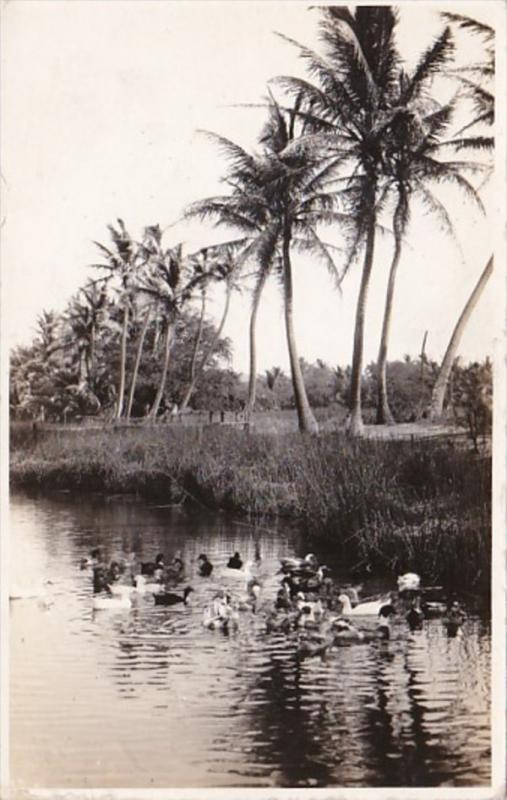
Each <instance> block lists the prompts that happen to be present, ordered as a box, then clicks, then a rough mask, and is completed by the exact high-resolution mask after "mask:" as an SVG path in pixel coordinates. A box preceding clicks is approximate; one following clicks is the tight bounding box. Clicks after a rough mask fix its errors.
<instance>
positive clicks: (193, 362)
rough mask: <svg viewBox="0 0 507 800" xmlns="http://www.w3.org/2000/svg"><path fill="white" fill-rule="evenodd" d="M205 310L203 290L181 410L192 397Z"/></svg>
mask: <svg viewBox="0 0 507 800" xmlns="http://www.w3.org/2000/svg"><path fill="white" fill-rule="evenodd" d="M205 310H206V293H205V291H203V294H202V298H201V315H200V318H199V327H198V329H197V336H196V338H195V342H194V349H193V352H192V360H191V362H190V380H189V382H188V386H187V390H186V392H185V395H184V397H183V400H182V401H181V405H180V411H183V410H184V409H185V408H186V407H187V406H188V404H189V402H190V398H191V397H192V393H193V391H194V388H195V384H196V381H197V374H196V366H197V352H198V350H199V346H200V344H201V340H202V331H203V328H204V312H205Z"/></svg>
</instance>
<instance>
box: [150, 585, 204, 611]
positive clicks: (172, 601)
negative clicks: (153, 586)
mask: <svg viewBox="0 0 507 800" xmlns="http://www.w3.org/2000/svg"><path fill="white" fill-rule="evenodd" d="M193 591H194V590H193V589H192V587H191V586H187V587H186V589H185V590H184V592H183V595H180V594H174V593H173V592H166V591H162V592H153V597H154V598H155V605H156V606H175V605H177V604H178V603H183V604H184V605H187V601H188V596H189V594H190V593H191V592H193Z"/></svg>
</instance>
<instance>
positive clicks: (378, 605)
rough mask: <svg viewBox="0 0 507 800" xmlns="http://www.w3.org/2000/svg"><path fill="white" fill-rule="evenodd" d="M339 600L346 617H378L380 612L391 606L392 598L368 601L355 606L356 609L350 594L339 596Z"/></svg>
mask: <svg viewBox="0 0 507 800" xmlns="http://www.w3.org/2000/svg"><path fill="white" fill-rule="evenodd" d="M338 600H339V602H340V603H341V605H342V614H343V616H345V617H361V616H362V617H369V616H375V617H376V616H378V615H379V613H380V610H381V609H382V608H383V607H384V606H386V605H388V604H389V600H390V598H385V597H384V598H381V599H380V600H367V601H365V602H363V603H359V605H357V606H354V608H353V607H352V604H351V602H350V597H349V596H348V594H345V593H344V592H342V593H341V594H340V595H338Z"/></svg>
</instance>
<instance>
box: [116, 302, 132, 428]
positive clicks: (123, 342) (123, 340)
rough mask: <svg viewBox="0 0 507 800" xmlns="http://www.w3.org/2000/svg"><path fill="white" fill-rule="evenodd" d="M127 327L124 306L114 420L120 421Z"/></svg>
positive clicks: (127, 322) (126, 314) (127, 317)
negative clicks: (118, 382) (118, 383)
mask: <svg viewBox="0 0 507 800" xmlns="http://www.w3.org/2000/svg"><path fill="white" fill-rule="evenodd" d="M128 327H129V310H128V306H127V305H125V308H124V311H123V330H122V334H121V351H120V385H119V387H118V400H117V405H116V413H115V419H120V417H121V415H122V413H123V396H124V394H125V367H126V363H127V338H128Z"/></svg>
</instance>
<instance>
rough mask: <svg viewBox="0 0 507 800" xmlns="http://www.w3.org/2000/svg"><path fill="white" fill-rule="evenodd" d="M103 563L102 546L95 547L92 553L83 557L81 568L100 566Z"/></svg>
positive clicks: (80, 563)
mask: <svg viewBox="0 0 507 800" xmlns="http://www.w3.org/2000/svg"><path fill="white" fill-rule="evenodd" d="M101 563H102V551H101V549H100V547H94V549H93V550H90V554H89V555H88V556H86V557H85V558H82V559H81V561H80V562H79V568H80V569H82V570H83V569H88V567H98V566H99V564H101Z"/></svg>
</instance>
